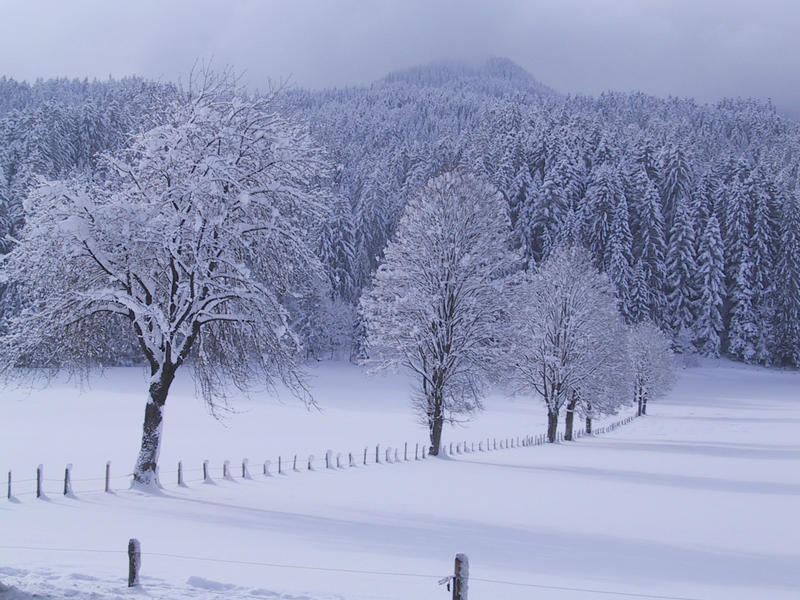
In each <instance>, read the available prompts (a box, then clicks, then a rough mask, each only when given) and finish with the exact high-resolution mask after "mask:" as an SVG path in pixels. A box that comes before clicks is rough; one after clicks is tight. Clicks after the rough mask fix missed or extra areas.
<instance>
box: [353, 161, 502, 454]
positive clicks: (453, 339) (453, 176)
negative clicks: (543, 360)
mask: <svg viewBox="0 0 800 600" xmlns="http://www.w3.org/2000/svg"><path fill="white" fill-rule="evenodd" d="M510 246H511V229H510V224H509V219H508V216H507V211H506V206H505V204H504V202H503V199H502V197H501V196H500V194H499V193H498V192H497V191H496V190H495V189H494V188H493V187H491V186H490V185H488V184H486V183H483V182H481V181H479V180H478V179H476V178H475V177H473V176H471V175H467V174H461V173H457V172H448V173H444V174H443V175H440V176H438V177H436V178H434V179H432V180H431V181H429V182H428V183H427V184H426V185H425V187H424V188H423V189H422V190H421V191H420V193H419V194H418V195H417V196H415V197H414V198H413V199H412V200H411V201H410V202H409V203H408V205H407V206H406V208H405V212H404V214H403V217H402V218H401V220H400V224H399V226H398V228H397V231H396V233H395V237H394V239H393V240H392V241H390V242H389V244H388V245H387V247H386V251H385V253H384V262H383V264H382V265H381V266H380V267H379V268H378V270H377V272H376V274H375V277H374V279H373V285H372V289H371V290H370V291H369V292H368V293H367V294H366V295H365V296H364V298H363V299H362V302H361V314H362V319H363V322H364V325H365V327H366V331H367V345H368V350H369V363H370V364H371V365H373V366H374V367H375V368H378V369H396V368H398V367H404V368H406V369H408V370H409V371H410V372H411V373H413V374H414V376H415V377H416V378H417V380H418V382H419V387H418V389H417V395H416V398H415V402H414V404H415V407H416V409H417V411H418V413H419V415H420V418H421V420H422V422H423V423H424V424H425V425H427V426H428V429H429V431H430V441H431V449H430V453H431V454H432V455H437V454H438V453H439V447H440V443H441V436H442V428H443V426H444V423H445V422H446V421H448V420H450V421H452V420H455V419H457V418H459V417H460V416H462V415H466V414H469V413H470V412H472V411H474V410H475V409H477V408H479V407H480V406H481V395H482V392H483V388H484V384H485V382H486V381H487V378H488V377H490V376H491V374H492V371H493V369H492V367H493V364H494V362H495V361H494V358H495V357H496V356H497V355H498V345H499V344H500V342H501V339H500V337H499V335H498V333H499V324H500V322H501V320H502V319H503V316H504V310H503V306H504V305H503V301H504V295H503V286H504V281H505V277H506V275H507V274H508V273H509V272H510V270H511V269H512V268H513V265H514V263H515V260H516V258H515V255H514V254H512V253H511V252H510V251H509V248H510Z"/></svg>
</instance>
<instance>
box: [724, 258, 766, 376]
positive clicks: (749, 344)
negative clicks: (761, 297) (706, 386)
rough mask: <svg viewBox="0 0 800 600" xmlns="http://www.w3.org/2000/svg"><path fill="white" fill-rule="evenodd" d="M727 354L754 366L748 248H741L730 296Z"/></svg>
mask: <svg viewBox="0 0 800 600" xmlns="http://www.w3.org/2000/svg"><path fill="white" fill-rule="evenodd" d="M730 303H731V308H730V319H731V321H730V326H729V329H728V353H729V354H730V355H731V356H732V357H733V358H736V359H738V360H743V361H745V362H753V361H754V360H755V357H756V352H757V348H758V341H759V331H758V326H757V324H756V323H757V315H756V308H755V306H754V304H753V263H752V261H751V259H750V246H749V244H745V245H743V246H742V249H741V254H740V255H739V265H738V271H737V272H736V277H735V278H734V286H733V289H731V293H730Z"/></svg>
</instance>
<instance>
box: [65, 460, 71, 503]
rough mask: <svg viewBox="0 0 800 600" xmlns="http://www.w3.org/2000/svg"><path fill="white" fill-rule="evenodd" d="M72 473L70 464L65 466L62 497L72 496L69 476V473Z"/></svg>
mask: <svg viewBox="0 0 800 600" xmlns="http://www.w3.org/2000/svg"><path fill="white" fill-rule="evenodd" d="M71 471H72V463H69V464H68V465H67V468H66V469H64V495H65V496H72V477H71V476H70V472H71Z"/></svg>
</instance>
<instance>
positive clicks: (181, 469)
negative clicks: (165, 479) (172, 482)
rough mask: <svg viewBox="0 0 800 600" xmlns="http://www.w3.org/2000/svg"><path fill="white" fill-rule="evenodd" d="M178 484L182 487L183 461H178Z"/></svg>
mask: <svg viewBox="0 0 800 600" xmlns="http://www.w3.org/2000/svg"><path fill="white" fill-rule="evenodd" d="M178 486H179V487H183V462H182V461H180V460H179V461H178Z"/></svg>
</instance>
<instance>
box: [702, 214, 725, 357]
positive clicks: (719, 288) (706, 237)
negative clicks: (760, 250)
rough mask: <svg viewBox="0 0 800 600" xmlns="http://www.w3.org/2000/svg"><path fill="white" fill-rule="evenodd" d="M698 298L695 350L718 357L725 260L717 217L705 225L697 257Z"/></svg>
mask: <svg viewBox="0 0 800 600" xmlns="http://www.w3.org/2000/svg"><path fill="white" fill-rule="evenodd" d="M697 276H698V288H699V290H700V297H699V299H698V302H697V323H696V326H695V332H696V333H695V346H696V348H697V350H698V351H699V352H700V354H703V355H704V356H712V357H718V356H719V355H720V350H721V347H722V346H721V344H722V334H723V325H722V309H723V304H724V299H725V257H724V253H723V248H722V235H721V234H720V230H719V222H718V221H717V217H716V215H713V214H712V215H711V216H710V217H709V218H708V220H707V221H706V227H705V230H704V231H703V233H702V235H701V236H700V243H699V252H698V256H697Z"/></svg>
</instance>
